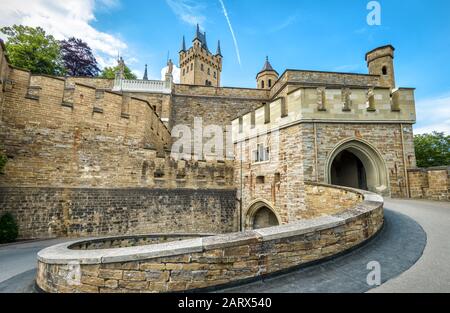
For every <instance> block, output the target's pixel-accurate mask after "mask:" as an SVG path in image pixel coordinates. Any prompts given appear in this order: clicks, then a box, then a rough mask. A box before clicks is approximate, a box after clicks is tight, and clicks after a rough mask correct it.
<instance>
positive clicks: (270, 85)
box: [269, 79, 272, 88]
mask: <svg viewBox="0 0 450 313" xmlns="http://www.w3.org/2000/svg"><path fill="white" fill-rule="evenodd" d="M271 87H272V80H271V79H269V88H271Z"/></svg>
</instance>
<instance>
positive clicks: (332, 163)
mask: <svg viewBox="0 0 450 313" xmlns="http://www.w3.org/2000/svg"><path fill="white" fill-rule="evenodd" d="M179 57H180V60H179V65H180V69H181V84H175V83H174V82H173V77H172V64H171V62H170V63H169V70H168V72H167V74H166V77H165V80H161V81H154V80H148V79H147V77H144V79H142V80H126V79H124V78H123V76H121V75H118V76H117V77H116V79H115V80H108V79H100V78H87V77H67V78H61V77H52V76H46V75H34V74H31V73H30V72H28V71H26V70H23V69H20V68H16V67H14V66H12V65H11V64H9V60H8V56H7V52H6V50H5V47H4V45H3V43H2V45H1V49H0V79H1V80H0V82H1V86H0V87H1V89H0V108H1V110H0V112H1V113H0V114H1V116H0V119H1V122H0V142H1V144H2V149H3V151H4V153H5V154H6V155H7V156H8V162H7V165H6V167H5V170H4V173H3V174H2V175H1V176H0V213H1V212H4V211H9V212H12V213H13V214H14V215H15V216H16V218H17V220H18V222H19V227H20V235H21V237H22V238H42V237H55V236H93V235H100V234H108V235H110V234H132V233H133V234H136V233H149V232H159V233H162V232H163V233H170V232H176V231H178V232H180V231H183V232H196V233H198V232H203V233H226V232H232V231H237V230H241V229H251V228H260V227H265V226H269V225H278V224H285V223H289V222H291V221H294V220H298V219H308V218H311V217H314V214H315V213H314V211H313V210H310V209H309V208H310V207H311V206H312V205H314V204H313V203H308V201H307V200H305V199H307V198H306V197H305V194H307V193H311V192H316V191H314V190H312V189H311V186H310V185H309V184H308V182H315V183H324V184H336V185H343V186H349V187H354V188H360V189H366V190H369V191H373V192H376V193H379V194H382V195H385V196H392V197H421V196H423V193H424V192H425V191H426V190H427V189H426V188H427V187H426V186H425V184H427V182H425V181H426V179H427V177H426V173H425V174H424V173H422V172H420V173H419V172H417V170H416V161H415V156H414V146H413V130H412V125H413V124H414V123H415V120H416V115H415V101H414V89H413V88H397V87H396V83H395V76H394V48H393V47H392V46H390V45H388V46H383V47H379V48H376V49H374V50H372V51H370V52H368V53H367V54H366V57H365V60H366V62H367V66H368V74H352V73H336V72H319V71H305V70H292V69H287V70H285V71H284V72H283V73H282V74H281V75H279V74H278V72H277V71H276V70H274V68H273V67H272V65H271V64H270V62H269V60H268V59H266V61H265V64H264V66H263V68H262V70H261V71H259V72H258V74H257V77H256V85H257V88H254V89H252V88H228V87H226V88H225V87H221V86H220V80H221V71H222V58H223V56H222V51H221V47H220V42H219V43H218V46H217V51H216V53H215V54H213V53H212V52H210V50H209V48H208V44H207V40H206V33H202V32H201V31H200V30H199V29H198V28H197V31H196V34H195V37H194V40H193V42H192V47H190V48H189V49H187V48H186V42H185V39H184V38H183V41H182V47H181V50H180V52H179ZM119 74H120V73H119ZM199 121H201V123H202V124H203V125H202V127H200V128H199V129H195V128H196V127H197V125H198V122H199ZM177 125H184V126H185V128H184V129H185V131H186V132H189V130H192V133H193V134H194V138H193V139H192V141H193V142H201V144H203V143H205V141H208V138H209V137H208V136H205V134H203V133H202V132H206V131H205V129H207V128H208V126H214V127H216V128H214V129H215V130H216V131H215V133H216V135H217V132H218V131H217V127H219V130H222V133H219V136H221V140H222V141H223V142H228V143H230V145H231V147H232V149H231V150H230V149H226V151H225V150H219V151H221V152H220V153H216V154H215V155H213V156H210V155H207V154H195V153H192V151H191V153H181V154H179V155H178V157H175V156H176V155H174V154H177V153H178V152H179V151H176V153H175V152H174V151H173V144H174V142H175V141H176V138H177V136H178V135H180V134H175V133H174V129H175V127H176V126H177ZM227 126H229V127H227ZM186 128H187V130H186ZM198 131H200V135H198ZM195 134H197V135H195ZM196 136H197V137H196ZM213 150H214V149H213ZM215 151H216V152H217V151H218V150H217V149H216V150H215ZM230 151H231V152H230ZM416 173H418V174H416ZM439 175H440V174H439ZM446 175H447V173H445V179H447V176H446ZM445 184H447V185H445ZM441 185H443V189H445V190H447V188H448V180H445V182H444V181H441ZM424 186H425V187H424ZM438 193H439V192H438ZM323 199H326V197H324V198H323ZM332 209H333V208H330V210H332Z"/></svg>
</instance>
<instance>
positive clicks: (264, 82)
mask: <svg viewBox="0 0 450 313" xmlns="http://www.w3.org/2000/svg"><path fill="white" fill-rule="evenodd" d="M277 80H278V72H277V71H275V70H274V69H273V67H272V65H271V64H270V62H269V57H266V62H265V63H264V66H263V69H262V70H261V71H260V72H259V73H258V74H257V75H256V88H259V89H270V88H272V86H273V85H274V84H275V82H276V81H277Z"/></svg>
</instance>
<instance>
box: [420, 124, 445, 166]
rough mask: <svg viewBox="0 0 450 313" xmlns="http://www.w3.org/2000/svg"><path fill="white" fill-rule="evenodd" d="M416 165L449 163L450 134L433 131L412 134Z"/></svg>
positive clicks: (442, 164) (443, 164)
mask: <svg viewBox="0 0 450 313" xmlns="http://www.w3.org/2000/svg"><path fill="white" fill-rule="evenodd" d="M414 145H415V149H416V159H417V166H418V167H433V166H448V165H450V136H446V135H445V134H444V133H438V132H433V133H432V134H423V135H416V136H414Z"/></svg>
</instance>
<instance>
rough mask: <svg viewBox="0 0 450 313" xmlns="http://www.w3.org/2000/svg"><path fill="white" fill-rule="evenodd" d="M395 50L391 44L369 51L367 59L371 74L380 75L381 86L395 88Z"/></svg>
mask: <svg viewBox="0 0 450 313" xmlns="http://www.w3.org/2000/svg"><path fill="white" fill-rule="evenodd" d="M394 51H395V48H394V47H393V46H391V45H387V46H382V47H379V48H376V49H374V50H372V51H369V52H367V54H366V61H367V67H368V68H369V74H372V75H380V86H382V87H389V88H391V89H394V88H395V75H394Z"/></svg>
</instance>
